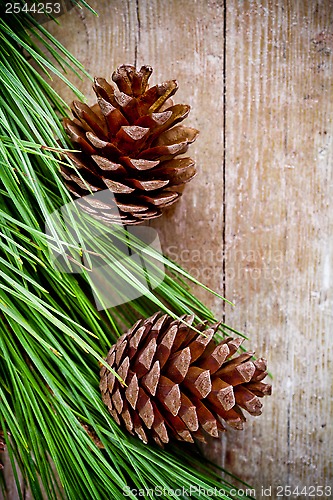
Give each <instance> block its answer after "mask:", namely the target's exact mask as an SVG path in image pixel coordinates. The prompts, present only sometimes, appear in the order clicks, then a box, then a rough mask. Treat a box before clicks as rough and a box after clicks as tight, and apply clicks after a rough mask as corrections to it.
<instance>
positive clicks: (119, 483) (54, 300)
mask: <svg viewBox="0 0 333 500" xmlns="http://www.w3.org/2000/svg"><path fill="white" fill-rule="evenodd" d="M82 3H83V4H84V2H82ZM37 42H38V43H39V44H40V45H43V46H44V48H45V49H47V51H48V52H49V55H50V56H53V57H54V58H55V59H56V61H57V63H58V64H60V65H62V66H63V67H68V68H71V69H72V70H73V71H76V72H81V73H82V74H85V73H84V68H83V67H82V66H81V65H80V63H79V62H78V61H77V60H75V58H74V57H73V56H72V55H71V54H69V53H68V52H67V51H66V50H65V49H64V47H62V46H61V44H60V43H59V42H58V41H57V40H56V39H54V38H53V37H52V36H51V35H50V34H49V33H48V32H47V30H46V29H45V28H43V27H41V26H38V25H37V24H35V25H34V24H32V25H31V24H30V23H29V22H28V19H27V16H26V15H24V14H20V15H13V16H12V18H11V22H10V25H8V24H6V22H5V21H4V20H1V21H0V43H1V47H2V50H1V51H0V162H1V181H0V277H1V284H2V285H1V290H0V328H1V337H0V429H1V428H2V429H3V430H4V431H5V438H6V441H7V447H8V451H9V454H10V458H11V463H12V467H13V470H14V471H16V468H17V467H18V468H19V469H20V470H21V472H22V474H23V477H24V479H25V481H26V483H27V485H28V486H29V487H30V489H31V491H32V494H33V497H34V498H35V499H41V498H48V499H56V498H69V499H73V500H74V499H75V500H76V499H78V498H85V499H88V498H89V499H90V498H91V499H105V498H110V499H111V498H114V499H122V498H123V489H124V488H126V486H129V487H130V488H138V489H147V490H150V491H148V494H147V497H154V496H155V495H154V493H153V492H152V488H155V487H159V488H166V490H176V489H181V488H184V489H185V490H188V489H189V488H190V487H192V488H194V487H198V488H199V487H201V488H203V489H206V490H210V489H211V488H214V487H216V488H217V490H220V489H224V490H225V494H222V493H221V494H218V493H217V494H216V495H215V496H214V495H213V496H212V498H215V497H216V498H225V499H228V498H237V496H236V497H235V496H233V497H231V496H230V494H229V493H228V492H230V488H231V487H232V486H231V485H230V483H229V482H228V481H227V480H226V479H223V480H222V479H221V478H220V475H219V473H218V472H216V469H213V468H211V467H209V466H208V465H204V464H203V463H202V461H203V459H202V458H201V457H200V455H199V453H198V451H197V450H196V448H195V447H194V446H192V447H190V448H187V447H182V448H181V447H177V446H174V447H173V448H172V447H169V448H168V449H167V450H160V449H157V448H156V447H154V446H146V445H143V444H142V443H141V442H140V441H139V440H138V439H136V438H133V437H131V436H129V435H128V434H127V433H124V432H123V431H122V430H121V429H120V428H119V427H118V426H117V424H115V423H114V421H113V420H112V418H111V417H110V415H109V414H108V412H107V409H106V408H105V406H104V404H103V403H102V401H101V397H100V393H99V388H98V384H99V366H98V361H100V362H103V356H105V355H106V353H107V351H108V349H109V347H110V345H111V344H112V343H113V342H114V341H115V339H116V338H117V336H118V335H120V334H121V333H122V330H123V328H125V327H126V326H129V325H130V324H131V323H132V322H134V321H135V319H136V318H137V317H138V315H140V316H149V315H150V314H152V313H153V312H155V311H156V310H158V309H162V310H165V311H167V312H169V313H170V314H173V315H182V314H184V313H188V312H192V311H193V312H194V313H195V314H196V315H197V317H201V318H202V319H209V320H214V318H213V314H212V313H211V312H210V311H209V310H208V309H207V308H206V307H205V306H204V305H203V304H202V303H201V302H200V301H199V300H197V299H196V298H195V297H194V296H193V295H192V294H191V292H190V291H189V289H188V287H187V286H185V284H184V281H183V278H187V279H189V280H192V281H193V282H195V280H194V279H193V278H191V277H190V276H189V275H188V274H187V273H186V272H185V271H183V270H182V269H181V268H180V267H179V266H177V265H176V264H175V263H173V262H171V261H169V260H168V259H166V258H165V257H163V256H158V255H154V254H153V252H152V250H149V249H147V248H143V245H142V243H141V242H140V241H139V240H136V239H132V240H131V241H130V243H128V238H127V236H126V231H125V230H115V231H114V237H115V238H116V239H118V240H119V241H124V240H126V241H127V243H128V244H129V245H130V246H132V248H133V249H135V248H142V251H143V252H145V253H146V257H147V259H149V258H155V259H159V260H161V261H162V262H163V264H164V265H165V266H166V267H167V269H168V270H169V273H168V275H167V276H166V278H165V279H164V281H163V283H162V284H161V285H160V286H159V287H158V288H157V289H155V290H154V292H152V291H151V290H149V289H148V288H147V287H146V288H145V289H142V285H141V284H140V280H139V278H140V273H142V272H143V271H142V270H140V269H138V268H137V267H135V265H134V264H131V265H129V266H128V267H124V266H122V265H121V264H119V263H117V262H116V263H115V261H114V259H113V257H114V256H115V255H119V248H118V246H117V245H115V246H114V247H112V245H111V247H110V246H108V247H105V246H104V247H103V245H102V247H101V248H100V252H101V253H103V255H104V256H105V259H106V262H107V263H108V264H109V265H110V266H111V267H112V266H113V270H114V271H116V273H118V274H119V276H121V277H127V278H128V279H129V280H131V281H132V282H133V283H135V282H137V283H138V284H137V286H138V287H139V289H140V290H141V291H142V292H143V293H144V295H143V296H142V297H141V298H140V299H136V300H135V301H133V302H131V303H130V304H125V305H123V306H118V307H116V308H113V309H109V310H107V311H105V312H104V313H103V315H101V314H99V313H98V312H97V311H96V308H95V306H94V303H93V300H92V294H91V289H92V288H93V287H94V283H93V282H92V281H91V277H90V273H89V270H87V269H85V267H82V269H81V270H82V272H81V274H70V273H64V272H60V271H59V270H57V269H56V267H55V266H54V262H53V260H52V256H51V255H50V248H53V249H57V248H59V247H62V245H63V242H62V241H61V240H60V239H59V234H58V231H57V228H55V227H51V236H47V235H46V234H45V230H44V224H45V220H47V219H48V216H49V214H51V213H52V212H54V211H55V210H57V209H58V208H59V207H60V206H62V205H63V204H65V203H68V202H69V201H70V196H69V195H68V192H67V191H66V188H65V187H64V185H63V183H62V181H61V178H60V177H59V174H58V168H59V162H61V161H63V156H61V155H60V154H59V148H60V147H66V141H65V139H64V136H63V129H62V125H61V120H60V118H59V117H61V116H63V115H65V114H66V106H65V103H63V102H62V100H61V98H60V97H59V96H58V95H57V94H56V93H55V92H54V90H53V89H52V88H51V86H50V85H49V84H48V83H47V78H48V76H49V74H50V72H52V73H53V74H54V75H56V76H57V77H59V78H62V79H63V80H65V81H66V83H67V84H68V85H69V86H70V87H71V88H72V89H73V90H74V92H75V93H76V95H77V96H78V97H79V98H82V97H83V96H81V95H80V93H79V92H78V91H77V90H76V89H75V88H74V87H73V85H72V84H71V83H70V81H69V79H66V78H65V77H64V76H62V75H61V73H60V72H59V71H58V69H57V68H56V67H55V66H54V64H53V63H52V62H51V60H50V57H49V56H46V55H44V53H43V52H42V51H41V49H40V45H38V44H37ZM27 56H29V61H28V58H27ZM32 62H33V64H31V63H32ZM35 67H38V68H39V71H37V70H36V69H35ZM41 73H44V76H41ZM44 77H45V79H44ZM90 222H91V221H90ZM85 230H87V226H86V225H85V223H82V227H80V231H83V232H84V231H85ZM66 248H69V249H70V250H69V252H72V251H73V254H72V255H71V254H70V253H69V254H68V266H69V268H70V267H71V265H72V264H73V262H74V261H75V257H73V255H74V256H75V255H76V254H77V252H78V251H79V252H82V248H77V243H76V242H75V241H73V242H71V243H70V244H69V246H67V247H66ZM83 250H84V249H83ZM96 293H98V291H97V290H96ZM228 329H229V327H228V326H227V325H224V326H222V333H223V331H224V330H228ZM84 425H85V426H89V428H90V429H91V431H92V432H94V433H95V434H96V437H97V438H98V439H99V440H100V441H101V442H102V444H103V446H104V448H103V449H100V448H99V447H97V446H96V445H95V442H94V441H93V440H92V438H91V436H90V435H89V434H88V433H87V431H86V429H87V427H84ZM7 432H9V433H10V438H9V437H8V435H7ZM15 477H16V480H17V487H18V490H19V494H20V496H21V498H23V497H22V492H21V491H20V484H19V481H18V479H17V474H16V472H15ZM2 487H3V489H4V488H5V485H4V483H2ZM192 492H193V495H192V497H193V498H199V497H201V498H202V492H201V493H200V492H199V491H196V492H195V491H194V490H192ZM128 496H129V498H135V495H134V494H132V493H129V495H128ZM177 497H178V498H182V497H183V495H182V494H181V493H179V494H178V495H177ZM165 498H175V496H173V495H172V493H171V492H169V493H166V494H165ZM242 498H245V497H242Z"/></svg>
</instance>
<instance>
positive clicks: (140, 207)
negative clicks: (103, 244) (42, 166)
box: [61, 65, 198, 224]
mask: <svg viewBox="0 0 333 500" xmlns="http://www.w3.org/2000/svg"><path fill="white" fill-rule="evenodd" d="M151 73H152V68H151V67H150V66H142V68H141V69H140V70H139V71H137V70H136V69H135V67H134V66H130V65H123V66H120V67H119V68H118V69H117V70H116V71H115V72H114V73H113V75H112V79H113V81H114V83H115V85H114V86H112V85H110V84H109V83H108V82H107V81H106V80H104V79H103V78H95V83H94V86H93V89H94V91H95V93H96V96H97V101H98V103H97V104H95V105H94V106H92V107H89V106H87V105H86V104H82V103H81V102H79V101H74V102H73V106H72V110H73V114H74V119H73V120H69V119H67V118H66V119H65V120H64V127H65V130H66V132H67V134H68V136H69V137H70V138H71V140H72V141H73V142H74V143H75V148H76V149H80V150H81V153H69V154H68V156H69V157H70V159H71V160H72V161H73V163H74V165H75V167H76V169H77V170H78V173H77V172H75V169H74V168H70V167H69V166H66V167H65V166H62V167H61V173H62V176H63V178H64V179H65V183H66V185H67V187H68V189H69V190H70V191H71V193H72V194H73V195H74V196H75V197H79V198H81V197H83V196H85V195H89V194H91V193H98V192H99V191H105V190H107V189H109V190H110V191H111V192H112V193H113V196H112V197H110V198H111V199H110V202H105V201H104V198H103V201H101V200H100V199H99V198H98V196H97V197H96V199H95V200H94V197H92V196H90V197H88V198H85V199H82V200H80V201H79V204H80V205H81V206H82V208H83V209H84V210H85V211H87V212H88V213H90V214H91V215H92V216H93V217H96V218H98V219H101V220H103V221H105V222H107V223H108V222H110V223H124V224H139V223H142V222H144V221H145V220H148V219H152V218H155V217H159V216H160V215H161V213H162V211H163V209H164V208H165V207H167V206H170V205H172V204H173V203H175V202H176V201H177V199H178V198H179V197H180V195H181V193H182V190H183V187H184V184H185V183H186V182H188V181H189V180H191V179H192V178H193V177H194V176H195V174H196V170H195V165H194V161H193V160H191V158H184V157H182V158H176V157H177V156H178V155H180V154H182V153H185V152H186V151H187V148H188V145H189V144H190V143H192V142H193V141H194V140H195V139H196V137H197V135H198V131H197V130H195V129H193V128H189V127H184V126H183V125H178V123H179V122H181V121H183V120H184V118H186V117H187V115H188V114H189V111H190V106H188V105H185V104H176V105H174V104H173V102H172V100H171V96H172V95H173V94H174V93H175V92H176V91H177V88H178V84H177V82H176V80H171V81H167V82H164V83H162V84H160V85H155V86H153V87H150V88H149V87H148V80H149V77H150V75H151ZM78 174H79V175H78Z"/></svg>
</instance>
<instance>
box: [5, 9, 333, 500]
mask: <svg viewBox="0 0 333 500" xmlns="http://www.w3.org/2000/svg"><path fill="white" fill-rule="evenodd" d="M90 3H91V5H92V6H93V7H94V8H96V10H97V11H98V12H99V14H100V16H99V17H98V18H96V17H94V16H93V15H92V14H90V13H88V12H87V11H86V10H82V11H80V10H79V9H73V10H72V11H70V12H69V13H67V14H66V15H64V16H62V17H61V19H60V21H61V25H60V26H56V25H52V26H49V28H50V29H51V31H52V33H53V34H54V35H56V37H57V38H58V39H59V40H60V41H61V42H62V43H63V44H64V45H65V46H66V47H67V48H68V49H69V50H70V51H71V52H72V53H73V54H74V55H75V56H76V57H78V59H80V60H81V62H83V63H84V64H85V66H86V68H87V70H88V71H89V72H90V73H91V74H92V75H97V76H103V77H106V78H110V75H111V73H112V71H113V70H114V69H115V67H116V66H117V65H119V64H121V63H132V64H133V63H136V64H137V65H138V66H140V65H142V64H150V65H152V66H153V67H154V74H153V77H152V82H154V83H157V82H161V81H164V80H167V79H171V78H176V79H177V80H178V82H179V86H180V89H179V91H178V93H177V95H176V97H177V102H184V103H189V104H191V106H192V111H191V113H190V116H189V118H188V119H187V124H188V125H190V126H194V127H197V128H198V129H200V131H201V134H200V137H199V139H198V140H197V142H196V143H195V144H194V145H193V146H192V147H191V156H192V157H193V158H195V159H196V161H197V166H198V171H199V175H198V176H197V177H196V179H195V180H193V181H192V182H191V184H190V185H189V186H188V188H187V189H186V191H185V193H184V195H183V197H182V199H181V201H180V202H179V203H178V204H177V206H176V207H175V208H172V209H170V210H169V212H168V213H167V214H166V215H165V216H164V217H163V218H161V219H158V220H156V221H154V227H155V228H157V229H158V231H159V233H160V237H161V239H162V243H163V250H164V252H165V253H166V254H168V255H169V256H171V257H172V258H173V259H175V260H176V261H177V262H178V263H180V264H181V265H183V267H184V268H185V269H187V270H189V271H191V273H192V274H193V275H194V276H195V277H197V278H199V279H200V280H201V281H203V282H204V283H205V284H206V285H209V286H210V287H212V288H213V289H214V290H216V291H218V292H221V293H223V294H225V295H226V297H227V298H228V299H230V300H231V301H233V302H234V303H235V308H232V307H230V306H226V307H225V308H224V306H223V304H222V303H221V301H219V300H218V299H216V298H214V297H213V296H212V295H209V294H208V293H206V292H205V291H203V290H201V289H195V291H196V294H197V295H198V296H199V297H200V298H201V299H202V300H203V301H204V302H205V303H206V304H207V305H208V306H210V307H211V308H212V309H213V310H214V312H215V314H216V315H217V316H218V317H222V316H223V315H225V320H226V322H228V323H229V324H231V325H232V326H234V327H236V328H238V329H240V330H242V331H244V332H245V333H246V334H248V336H249V337H250V341H249V342H247V347H250V346H251V348H254V349H255V350H256V352H257V353H258V355H264V356H265V357H266V358H267V359H268V361H269V367H270V370H271V372H272V373H273V374H274V381H273V389H274V391H273V396H272V397H271V398H270V400H267V401H265V404H264V411H263V415H262V416H261V417H259V418H258V417H256V418H252V419H251V418H250V419H249V420H248V424H247V426H246V429H245V430H244V431H243V432H236V431H229V432H228V433H225V434H224V436H223V439H221V441H217V442H216V443H214V445H210V446H209V449H207V450H206V452H207V454H209V455H210V457H213V460H214V461H216V462H217V463H220V464H222V465H224V466H225V467H226V468H227V469H228V470H230V471H231V472H233V473H234V474H236V475H238V476H240V477H241V478H242V479H244V480H245V481H248V482H249V483H250V484H251V485H253V487H254V488H255V489H256V493H257V498H258V499H260V498H267V497H268V496H266V497H264V496H263V495H262V492H261V489H262V486H263V487H264V488H269V487H272V494H271V496H270V497H268V498H278V497H277V487H278V486H279V485H282V486H285V485H286V486H288V485H289V486H291V487H292V488H296V487H297V486H298V487H303V486H310V485H323V486H325V485H331V486H332V476H333V464H332V454H333V434H332V378H333V377H332V376H333V373H332V371H333V370H332V357H333V356H332V334H333V307H332V306H333V294H332V283H333V242H332V223H333V214H332V209H331V206H330V201H331V199H332V191H333V178H332V160H333V130H332V117H333V63H332V61H333V2H332V1H330V0H322V1H319V0H318V1H315V0H303V1H301V0H299V1H297V0H294V1H291V0H290V1H287V0H281V1H278V0H276V1H268V0H263V1H236V0H225V1H222V0H216V1H213V0H208V1H207V0H196V1H195V0H137V1H134V0H128V1H124V0H103V1H101V0H100V1H97V0H95V1H92V2H90ZM72 80H73V81H74V83H75V84H76V85H77V86H78V87H79V88H80V89H81V90H82V91H83V92H84V93H85V94H87V96H88V99H92V98H93V92H92V91H91V88H90V83H89V82H88V81H87V80H84V81H79V80H75V79H74V78H72ZM54 86H55V88H56V89H57V90H58V91H59V92H60V93H61V95H62V96H63V97H64V98H65V99H66V100H67V101H70V100H71V99H72V96H71V95H70V92H69V91H68V89H66V88H65V86H64V85H63V84H61V83H59V81H56V80H55V81H54ZM287 497H288V495H285V498H287ZM315 497H316V498H317V496H315ZM13 498H14V496H13ZM282 498H283V496H282ZM289 498H296V497H295V496H291V497H289ZM300 498H307V496H304V495H303V496H302V497H300ZM309 498H310V496H309ZM318 498H319V495H318ZM326 498H327V497H326Z"/></svg>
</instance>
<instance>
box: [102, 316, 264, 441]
mask: <svg viewBox="0 0 333 500" xmlns="http://www.w3.org/2000/svg"><path fill="white" fill-rule="evenodd" d="M183 320H184V321H185V322H186V323H188V324H191V323H192V321H193V317H192V316H185V317H184V318H183ZM218 326H219V324H215V325H212V326H210V327H209V328H208V329H207V325H206V323H205V322H204V323H202V324H200V325H199V326H197V327H196V328H197V329H199V330H200V331H204V334H205V335H202V334H200V333H197V332H195V331H194V330H193V329H191V328H190V327H188V326H186V325H184V323H182V322H181V321H179V320H173V319H172V318H171V317H170V316H168V315H163V316H161V314H160V313H156V314H154V315H153V316H152V317H150V318H148V319H146V320H139V321H138V322H137V323H135V325H134V326H133V327H132V328H131V329H130V330H129V331H128V332H127V333H125V334H124V335H123V336H122V337H120V338H119V339H118V341H117V342H116V344H115V345H114V346H113V347H112V348H111V349H110V351H109V353H108V356H107V358H106V361H107V363H108V364H109V365H110V366H111V367H112V368H113V369H114V370H115V371H116V372H117V374H118V375H119V376H120V377H121V378H122V380H123V381H125V383H126V386H124V385H122V384H121V383H120V382H119V381H118V379H117V378H116V377H115V376H114V375H113V374H112V373H111V372H110V371H109V370H108V369H107V368H106V367H104V366H103V367H102V369H101V373H100V375H101V381H100V389H101V393H102V398H103V401H104V403H105V404H106V405H107V407H108V409H109V412H110V413H111V415H112V417H113V418H114V419H115V420H116V422H117V423H118V424H120V425H123V426H125V427H126V429H127V430H128V431H129V432H130V433H131V434H134V433H135V434H137V435H138V436H139V437H140V438H141V439H142V440H143V441H144V442H145V443H147V442H148V440H149V438H153V439H154V440H155V441H156V442H157V443H158V444H159V445H162V444H163V443H168V442H169V440H170V439H171V438H176V439H178V440H181V441H189V442H193V438H197V439H201V440H204V435H205V433H208V434H209V435H211V436H213V437H218V431H219V430H225V428H224V426H223V425H222V421H223V422H226V423H227V424H229V425H231V426H232V427H234V428H236V429H242V428H243V422H244V421H245V417H244V414H243V411H242V409H244V410H246V411H248V412H249V413H250V414H251V415H260V414H261V408H262V404H261V402H260V400H259V397H262V396H265V395H268V394H270V393H271V386H270V385H267V384H265V383H264V382H262V380H263V379H264V378H265V376H266V375H267V372H266V361H265V360H264V359H262V358H259V359H257V360H255V361H254V360H252V359H251V358H252V356H253V352H247V353H243V354H240V355H237V356H233V355H234V354H235V353H236V351H237V350H238V348H239V346H240V344H241V342H242V340H241V339H239V338H236V339H232V338H227V339H225V340H223V341H222V342H220V343H219V344H217V343H216V342H215V340H214V338H213V336H214V334H215V332H216V330H217V328H218ZM203 431H204V432H203Z"/></svg>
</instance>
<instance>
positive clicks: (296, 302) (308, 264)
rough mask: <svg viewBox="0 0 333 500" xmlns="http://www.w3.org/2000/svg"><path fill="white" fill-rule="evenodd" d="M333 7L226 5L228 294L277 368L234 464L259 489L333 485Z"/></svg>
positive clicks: (236, 440) (231, 458)
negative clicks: (268, 394)
mask: <svg viewBox="0 0 333 500" xmlns="http://www.w3.org/2000/svg"><path fill="white" fill-rule="evenodd" d="M332 13H333V11H332V2H330V1H324V2H313V1H310V0H309V1H300V2H298V1H296V2H272V1H263V2H248V1H246V2H243V1H239V2H238V1H235V2H227V59H226V69H227V95H226V103H227V117H226V122H227V129H226V133H227V141H226V146H227V148H226V259H227V260H226V269H227V288H226V294H227V296H228V298H230V299H231V300H233V301H234V302H235V303H236V306H237V307H236V309H235V310H234V312H233V313H232V314H231V315H230V321H231V322H232V323H233V324H234V325H238V326H239V327H240V328H242V329H244V330H245V331H246V332H248V334H249V335H250V337H251V339H252V344H253V345H254V346H255V347H256V348H257V351H258V353H259V352H264V353H265V355H266V356H267V357H268V359H269V365H270V367H271V370H272V372H273V373H274V393H273V394H274V395H273V398H272V399H271V401H269V402H266V404H265V408H264V410H265V411H264V416H263V417H262V418H261V419H256V420H254V421H253V422H251V425H250V426H249V427H248V429H247V431H246V436H244V435H240V434H237V433H232V435H231V436H230V438H229V439H228V460H227V466H228V465H229V466H231V468H232V470H233V471H234V472H235V473H236V474H238V475H241V476H242V477H243V478H244V479H245V480H248V481H249V482H250V483H251V484H254V485H256V486H257V491H258V488H259V487H260V485H261V484H264V485H265V486H266V487H268V486H270V485H272V486H273V489H274V488H276V486H277V485H279V484H280V485H291V486H292V487H296V486H305V485H315V484H323V485H325V484H332V449H333V442H332V429H331V419H332V399H331V395H332V385H331V384H332V382H331V379H332V377H331V372H330V373H329V372H328V371H327V370H328V367H329V366H331V365H330V362H332V340H331V338H332V337H331V335H332V300H333V297H332V275H331V274H330V273H331V272H332V264H333V254H332V209H331V207H330V201H331V199H332V168H331V167H332V153H333V150H332V135H333V134H332V132H333V131H332V112H333V107H332V84H333V79H332V77H333V61H332V20H333V18H332ZM324 443H325V444H324ZM275 495H276V490H275ZM275 495H273V498H274V496H275ZM286 496H287V495H286Z"/></svg>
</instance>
